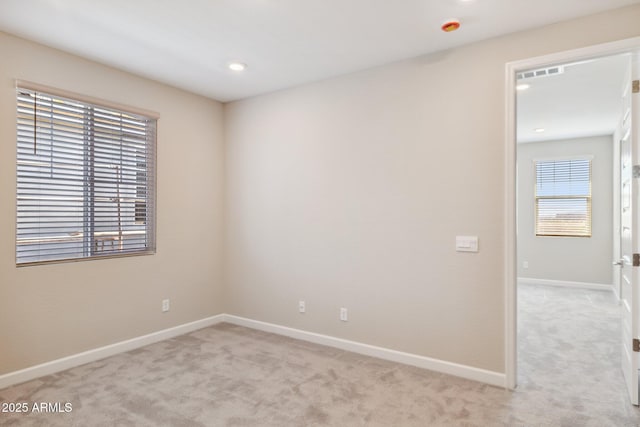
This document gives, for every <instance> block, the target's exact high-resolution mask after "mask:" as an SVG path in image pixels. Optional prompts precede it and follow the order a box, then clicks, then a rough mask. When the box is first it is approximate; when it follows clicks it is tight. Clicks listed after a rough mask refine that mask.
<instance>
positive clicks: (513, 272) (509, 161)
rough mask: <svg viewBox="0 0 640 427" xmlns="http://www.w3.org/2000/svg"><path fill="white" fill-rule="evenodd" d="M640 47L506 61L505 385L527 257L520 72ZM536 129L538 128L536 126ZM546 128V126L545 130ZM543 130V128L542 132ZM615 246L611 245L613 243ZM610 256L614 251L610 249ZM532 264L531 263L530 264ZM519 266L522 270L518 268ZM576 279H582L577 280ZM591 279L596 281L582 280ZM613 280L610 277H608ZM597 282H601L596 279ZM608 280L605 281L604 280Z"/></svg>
mask: <svg viewBox="0 0 640 427" xmlns="http://www.w3.org/2000/svg"><path fill="white" fill-rule="evenodd" d="M638 49H640V38H635V39H629V40H624V41H620V42H615V43H609V44H605V45H598V46H593V47H589V48H585V49H579V50H575V51H569V52H563V53H559V54H554V55H549V56H545V57H540V58H532V59H528V60H524V61H518V62H515V63H509V64H507V85H506V86H507V90H506V93H507V138H506V147H505V148H506V154H507V156H506V175H507V180H506V185H507V188H506V190H507V191H506V196H507V203H506V221H505V222H506V227H507V229H506V265H505V277H506V280H505V296H506V305H505V306H506V313H505V319H506V324H505V331H506V337H505V343H506V348H505V350H506V354H505V360H506V367H505V368H506V374H507V375H506V383H507V384H506V385H507V387H509V388H515V387H516V385H517V372H518V370H517V338H518V336H517V295H518V291H517V277H518V275H519V273H520V274H522V273H521V271H522V268H524V262H525V261H528V260H523V259H520V260H519V259H518V251H517V249H518V248H517V239H516V235H517V231H516V227H517V220H518V218H517V217H516V211H517V204H516V202H517V197H516V194H517V190H516V152H517V148H516V147H517V146H516V141H517V136H516V135H517V134H516V130H517V126H516V118H517V117H516V95H515V94H516V85H517V84H518V80H517V76H518V74H519V73H524V72H527V71H532V70H541V69H545V67H546V68H549V67H555V66H558V65H561V64H579V63H585V61H586V62H592V61H594V60H596V59H599V58H604V57H611V56H614V55H619V54H625V53H627V54H628V53H631V52H634V51H637V50H638ZM535 129H537V128H535ZM545 131H546V130H545ZM539 133H542V132H539ZM610 248H612V246H610ZM609 255H610V256H609V259H611V252H610V253H609ZM530 266H531V264H529V267H530ZM518 269H520V272H519V271H518ZM574 282H582V280H575V281H574ZM583 283H591V284H594V282H583ZM609 283H610V281H609ZM595 284H596V285H597V284H599V283H595ZM605 284H606V283H605Z"/></svg>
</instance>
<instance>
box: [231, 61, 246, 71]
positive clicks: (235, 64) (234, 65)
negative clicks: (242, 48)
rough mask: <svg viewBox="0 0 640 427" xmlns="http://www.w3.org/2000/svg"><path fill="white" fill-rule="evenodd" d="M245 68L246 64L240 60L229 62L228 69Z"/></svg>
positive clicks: (241, 69)
mask: <svg viewBox="0 0 640 427" xmlns="http://www.w3.org/2000/svg"><path fill="white" fill-rule="evenodd" d="M246 68H247V64H243V63H242V62H231V63H229V69H230V70H233V71H244V70H246Z"/></svg>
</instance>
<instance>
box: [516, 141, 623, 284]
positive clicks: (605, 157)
mask: <svg viewBox="0 0 640 427" xmlns="http://www.w3.org/2000/svg"><path fill="white" fill-rule="evenodd" d="M612 154H613V137H612V136H597V137H591V138H579V139H570V140H562V141H548V142H534V143H527V144H518V277H523V278H532V279H546V280H560V281H571V282H586V283H599V284H606V285H611V277H612V274H613V268H612V265H611V260H612V259H613V258H612V257H613V254H612V249H611V248H612V247H613V226H612V225H613V197H612V191H611V189H612V188H613V156H612ZM584 155H592V156H593V159H592V161H591V174H592V176H591V192H592V193H591V196H592V230H591V232H592V234H591V237H590V238H582V237H536V235H535V225H534V222H535V194H534V193H535V191H534V190H535V167H534V160H536V159H553V158H570V157H572V156H584ZM524 261H527V262H528V263H529V267H528V268H526V269H525V268H524V267H523V263H524Z"/></svg>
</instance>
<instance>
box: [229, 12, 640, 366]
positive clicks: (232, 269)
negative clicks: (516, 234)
mask: <svg viewBox="0 0 640 427" xmlns="http://www.w3.org/2000/svg"><path fill="white" fill-rule="evenodd" d="M639 19H640V7H632V8H626V9H623V10H618V11H614V12H610V13H606V14H602V15H596V16H591V17H587V18H582V19H578V20H574V21H570V22H567V23H562V24H557V25H552V26H549V27H545V28H541V29H537V30H533V31H527V32H522V33H517V34H512V35H509V36H506V37H501V38H497V39H493V40H489V41H485V42H481V43H476V44H473V45H469V46H466V47H463V48H459V49H454V50H450V51H446V52H440V53H437V54H433V55H429V56H425V57H421V58H416V59H413V60H408V61H404V62H400V63H395V64H391V65H388V66H385V67H381V68H377V69H373V70H369V71H365V72H360V73H356V74H352V75H348V76H344V77H339V78H335V79H332V80H328V81H323V82H319V83H315V84H309V85H305V86H302V87H298V88H294V89H291V90H285V91H281V92H277V93H274V94H270V95H266V96H261V97H256V98H254V99H249V100H245V101H240V102H235V103H231V104H228V105H226V106H225V123H226V128H225V132H226V136H225V141H226V146H227V150H226V167H227V181H226V192H225V209H226V218H227V220H226V231H227V233H226V239H227V240H226V244H225V248H226V251H225V254H226V261H225V283H226V287H225V290H226V298H227V299H226V301H227V308H228V311H229V312H230V313H232V314H236V315H240V316H245V317H249V318H253V319H257V320H262V321H267V322H273V323H277V324H281V325H285V326H290V327H295V328H300V329H304V330H308V331H313V332H318V333H323V334H328V335H333V336H336V337H341V338H346V339H351V340H356V341H360V342H364V343H368V344H373V345H379V346H383V347H389V348H393V349H396V350H401V351H406V352H410V353H415V354H419V355H424V356H428V357H433V358H437V359H442V360H446V361H451V362H456V363H461V364H465V365H470V366H474V367H478V368H483V369H487V370H491V371H495V372H504V371H505V368H504V362H505V361H504V340H503V337H504V318H503V313H504V307H505V302H504V276H503V271H504V260H505V255H504V252H503V250H504V234H503V233H504V225H503V224H504V218H503V216H504V208H505V206H504V204H505V195H504V188H505V175H504V137H505V135H504V120H505V111H504V70H505V63H507V62H509V61H514V60H518V59H524V58H528V57H533V56H537V55H542V54H548V53H551V52H556V51H561V50H566V49H571V48H578V47H583V46H588V45H592V44H597V43H601V42H606V41H612V40H617V39H622V38H626V37H631V36H637V35H640V27H639V26H638V25H637V22H638V20H639ZM611 22H616V25H610V23H611ZM458 234H462V235H467V234H470V235H477V236H479V238H480V252H479V253H477V254H469V253H456V252H455V250H454V241H455V236H456V235H458ZM607 248H608V249H609V248H610V246H608V247H607ZM299 299H305V300H306V302H307V313H306V314H304V315H301V314H298V312H297V301H298V300H299ZM339 307H347V308H348V309H349V311H350V320H349V322H347V323H341V322H340V321H339V320H338V309H339Z"/></svg>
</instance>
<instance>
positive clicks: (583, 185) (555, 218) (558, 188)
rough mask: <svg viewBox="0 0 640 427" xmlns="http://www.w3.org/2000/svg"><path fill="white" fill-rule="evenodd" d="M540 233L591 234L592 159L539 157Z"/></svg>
mask: <svg viewBox="0 0 640 427" xmlns="http://www.w3.org/2000/svg"><path fill="white" fill-rule="evenodd" d="M535 169H536V196H535V197H536V200H535V203H536V230H535V231H536V236H569V237H590V236H591V160H589V159H572V160H553V161H536V162H535Z"/></svg>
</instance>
